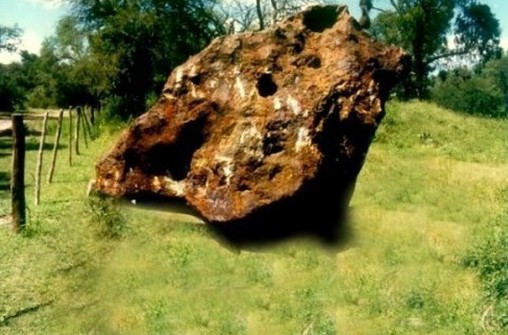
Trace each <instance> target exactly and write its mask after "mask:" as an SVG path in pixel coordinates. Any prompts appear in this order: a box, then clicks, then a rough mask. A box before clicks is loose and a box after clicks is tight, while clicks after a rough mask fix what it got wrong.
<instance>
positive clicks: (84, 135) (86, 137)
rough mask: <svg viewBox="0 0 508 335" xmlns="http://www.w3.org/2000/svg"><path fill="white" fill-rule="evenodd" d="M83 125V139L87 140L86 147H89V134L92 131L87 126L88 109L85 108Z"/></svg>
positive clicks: (82, 113)
mask: <svg viewBox="0 0 508 335" xmlns="http://www.w3.org/2000/svg"><path fill="white" fill-rule="evenodd" d="M80 114H81V126H82V127H83V140H84V141H85V148H86V149H88V136H89V134H90V131H88V128H87V127H86V126H87V124H86V118H87V116H86V109H85V108H83V109H82V110H81V113H80Z"/></svg>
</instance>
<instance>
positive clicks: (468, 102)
mask: <svg viewBox="0 0 508 335" xmlns="http://www.w3.org/2000/svg"><path fill="white" fill-rule="evenodd" d="M431 100H432V101H434V102H436V103H437V104H438V105H440V106H443V107H445V108H449V109H453V110H456V111H460V112H464V113H468V114H474V115H482V116H489V117H506V116H507V110H506V108H505V101H504V100H505V99H504V95H503V92H502V91H501V88H500V87H498V86H497V85H496V83H495V82H494V81H493V80H492V78H490V77H487V76H482V75H481V74H474V73H472V72H471V71H469V70H467V69H457V70H454V71H452V72H451V73H447V74H443V75H441V76H440V78H439V79H437V81H436V83H435V84H434V86H433V87H432V89H431Z"/></svg>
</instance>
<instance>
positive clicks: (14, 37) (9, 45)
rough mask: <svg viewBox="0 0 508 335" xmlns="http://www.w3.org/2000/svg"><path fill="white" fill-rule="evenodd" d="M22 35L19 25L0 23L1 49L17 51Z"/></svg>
mask: <svg viewBox="0 0 508 335" xmlns="http://www.w3.org/2000/svg"><path fill="white" fill-rule="evenodd" d="M20 36H21V29H20V28H19V27H18V26H14V27H7V26H2V25H0V50H7V51H16V48H17V45H18V44H19V38H20Z"/></svg>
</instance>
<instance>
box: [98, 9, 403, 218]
mask: <svg viewBox="0 0 508 335" xmlns="http://www.w3.org/2000/svg"><path fill="white" fill-rule="evenodd" d="M408 61H409V58H408V57H407V56H406V55H405V54H404V53H403V52H402V51H401V50H400V49H397V48H392V47H387V46H385V45H381V44H379V43H376V42H374V41H373V40H372V39H371V38H370V37H369V36H368V35H367V34H366V33H365V32H362V31H361V30H359V28H358V24H357V22H356V21H355V20H354V19H353V18H352V17H351V16H350V15H349V13H348V11H347V8H346V7H337V6H323V7H314V8H311V9H308V10H306V11H304V12H302V13H300V14H299V15H296V16H294V17H292V18H290V19H288V20H286V21H284V22H282V23H280V24H279V25H278V26H276V27H274V28H272V29H269V30H266V31H262V32H256V33H244V34H237V35H230V36H225V37H221V38H218V39H216V40H214V41H213V42H212V43H211V44H210V45H209V46H208V47H207V48H206V49H204V50H203V51H202V52H201V53H199V54H197V55H195V56H193V57H192V58H190V59H189V60H188V61H187V62H186V63H184V64H182V65H181V66H179V67H177V68H176V69H175V70H174V71H173V72H172V73H171V75H170V77H169V79H168V81H167V83H166V85H165V87H164V90H163V92H162V95H161V98H160V99H159V101H158V102H157V103H156V104H155V105H154V106H153V107H152V108H151V109H150V110H149V111H148V112H147V113H145V114H144V115H142V116H140V117H139V118H138V119H136V120H135V121H134V122H133V123H132V125H131V126H130V127H129V128H128V129H127V130H126V131H125V132H124V133H123V134H122V135H121V137H120V139H119V140H118V142H117V144H116V145H115V146H114V148H113V149H112V150H111V151H110V152H109V153H108V154H107V155H105V156H104V157H103V158H102V159H101V160H100V161H99V163H98V164H97V167H96V170H97V180H96V188H97V190H98V191H100V192H102V193H105V194H108V195H112V196H136V195H137V196H142V195H143V194H152V193H154V194H157V195H160V196H164V197H168V198H181V199H184V200H185V201H186V202H187V203H188V204H189V205H190V206H191V207H192V208H194V209H195V210H196V211H197V212H198V213H199V214H200V215H201V216H202V217H203V218H205V219H206V220H207V221H209V222H215V223H217V222H232V221H242V220H245V221H252V220H260V221H263V220H268V219H269V218H270V217H271V216H273V215H280V214H283V215H285V217H287V218H288V220H289V219H302V220H307V219H309V220H310V219H312V220H316V216H315V215H316V214H315V213H320V214H319V215H318V216H317V220H320V216H321V219H323V220H324V219H325V218H329V217H330V215H331V214H333V213H335V212H339V211H340V210H341V209H342V208H343V207H344V206H345V205H347V204H348V202H349V199H350V195H351V192H352V189H353V188H354V183H355V180H356V177H357V175H358V173H359V172H360V169H361V167H362V164H363V161H364V158H365V155H366V154H367V151H368V148H369V145H370V142H371V140H372V138H373V136H374V132H375V130H376V128H377V126H378V125H379V122H380V121H381V119H382V117H383V114H384V102H385V100H386V98H387V96H388V91H389V89H390V88H391V87H392V86H393V85H394V84H395V83H396V82H397V80H399V78H400V77H401V76H402V75H404V73H405V72H406V70H407V65H408ZM309 212H313V213H314V214H312V216H310V215H308V214H306V213H309ZM332 216H333V215H332ZM288 224H289V223H288Z"/></svg>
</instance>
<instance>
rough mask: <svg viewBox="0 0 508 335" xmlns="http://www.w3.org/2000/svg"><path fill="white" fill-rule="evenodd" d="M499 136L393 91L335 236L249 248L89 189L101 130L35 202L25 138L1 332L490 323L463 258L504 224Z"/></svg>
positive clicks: (2, 272)
mask: <svg viewBox="0 0 508 335" xmlns="http://www.w3.org/2000/svg"><path fill="white" fill-rule="evenodd" d="M53 133H54V131H50V134H53ZM507 134H508V122H507V121H506V120H492V119H482V118H476V117H471V116H464V115H461V114H456V113H453V112H450V111H446V110H442V109H439V108H437V107H435V106H434V105H431V104H427V103H419V102H410V103H397V102H392V103H390V104H389V105H388V111H387V116H386V118H385V120H384V121H383V124H382V126H381V128H380V129H379V131H378V134H377V137H376V140H375V142H374V143H373V145H372V147H371V150H370V153H369V155H368V158H367V160H366V163H365V166H364V169H363V171H362V173H361V175H360V178H359V181H358V184H357V188H356V191H355V195H354V198H353V200H352V203H351V214H352V215H351V216H352V221H351V222H349V223H348V227H347V231H348V234H347V236H345V238H344V239H342V240H341V242H340V243H338V244H336V245H323V244H321V243H320V242H319V241H318V240H314V239H312V238H308V237H305V236H301V237H297V238H293V239H291V240H286V241H281V242H280V243H276V244H272V245H262V246H261V245H260V246H251V247H249V248H239V247H237V246H235V245H230V244H227V243H226V242H225V241H223V240H221V238H220V237H218V236H217V235H215V234H214V233H213V232H212V231H210V230H209V229H208V228H207V227H206V226H204V225H202V224H200V222H199V220H197V219H196V218H194V217H192V216H189V215H187V214H181V213H172V212H171V211H168V210H163V209H161V208H152V209H151V210H149V209H146V208H139V206H137V207H136V206H127V205H122V206H118V205H115V204H112V203H111V202H109V201H106V202H101V201H99V200H97V199H93V198H92V199H87V198H86V196H85V191H86V186H87V183H88V180H89V179H90V178H92V177H93V174H94V167H93V165H94V162H95V161H96V159H97V157H98V155H99V154H100V153H101V152H103V151H104V150H105V148H107V147H108V146H109V145H111V143H112V142H113V141H114V138H115V133H114V132H113V133H110V132H108V131H105V130H104V131H102V135H101V136H100V137H99V138H98V139H97V140H95V141H94V142H93V144H92V145H91V146H90V147H89V148H88V149H84V148H83V150H82V151H83V152H82V154H81V155H80V156H78V157H75V164H74V166H73V167H69V166H68V164H67V151H66V150H67V148H66V146H65V145H62V148H61V151H60V156H59V161H58V164H57V172H56V175H55V179H54V183H53V184H51V185H45V186H44V188H43V190H42V197H41V199H42V203H41V205H40V206H38V207H36V206H34V205H33V180H34V178H33V172H32V171H34V170H35V155H36V148H37V139H35V138H30V139H29V145H28V148H29V149H30V150H29V151H28V152H27V155H28V162H27V177H26V182H27V188H26V194H27V202H28V205H29V211H28V218H29V225H28V227H27V229H26V230H25V232H24V233H23V234H22V235H19V236H15V235H13V234H12V233H11V231H10V229H9V227H8V226H5V225H3V226H0V277H1V279H0V333H1V334H101V335H102V334H221V335H222V334H232V335H233V334H234V335H237V334H281V335H284V334H288V335H293V334H302V335H303V334H306V335H310V334H317V335H331V334H358V335H364V334H376V335H377V334H404V335H405V334H458V335H459V334H460V335H462V334H495V333H498V334H503V329H502V320H503V317H508V309H506V310H504V311H503V310H500V309H499V308H502V306H505V305H503V304H498V305H495V307H496V308H497V309H496V310H494V307H493V306H494V304H493V302H492V301H493V300H492V299H493V298H492V296H490V295H489V294H488V291H487V290H486V289H487V288H488V287H489V286H488V285H486V284H485V281H486V280H488V278H487V277H485V276H483V275H482V273H483V272H481V271H479V268H478V267H475V266H469V265H471V263H474V264H476V265H478V264H483V263H481V261H475V262H472V261H469V262H468V260H471V259H472V258H471V257H473V258H474V259H476V260H477V259H479V258H478V257H480V258H481V256H485V255H487V256H488V252H489V248H488V247H485V246H486V245H487V244H485V243H487V242H485V241H492V238H493V237H492V236H493V235H492V234H493V232H495V231H499V230H501V231H508V227H507V225H508V222H507V220H504V219H500V218H508V215H506V216H505V217H503V216H502V215H503V213H507V211H506V199H507V193H506V190H508V137H507ZM63 138H66V137H65V135H64V137H63ZM50 141H52V139H51V138H49V139H48V142H50ZM10 145H11V142H10V140H9V139H6V138H0V217H2V216H5V215H7V214H8V213H9V211H10V209H9V206H10V204H9V199H8V196H9V194H8V172H9V171H8V169H9V167H10V156H9V151H10ZM49 156H50V155H49V151H47V152H46V156H45V158H46V162H47V161H48V158H49ZM46 168H47V164H46V166H45V168H44V171H43V173H44V174H45V173H46ZM494 223H495V224H494ZM288 224H290V223H288ZM494 226H495V229H497V230H495V229H494V228H493V227H494ZM505 228H506V229H505ZM506 236H507V243H508V234H506ZM496 241H498V240H496ZM507 245H508V244H507ZM482 248H484V249H485V250H484V251H485V252H484V253H483V254H477V253H476V251H477V250H483V249H482ZM506 250H507V251H508V247H507V249H506ZM475 257H476V258H475ZM503 257H505V256H504V255H501V256H500V262H501V263H502V262H503V261H505V262H506V263H505V264H508V261H506V258H503ZM487 258H488V257H487ZM468 264H469V265H468ZM506 268H507V269H508V265H507V266H506ZM485 278H487V279H485ZM505 278H508V276H506V277H505ZM506 281H507V283H508V279H506ZM507 285H508V284H507ZM501 298H502V297H501ZM503 313H504V314H503ZM500 322H501V323H500ZM504 331H507V329H506V328H505V329H504Z"/></svg>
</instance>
